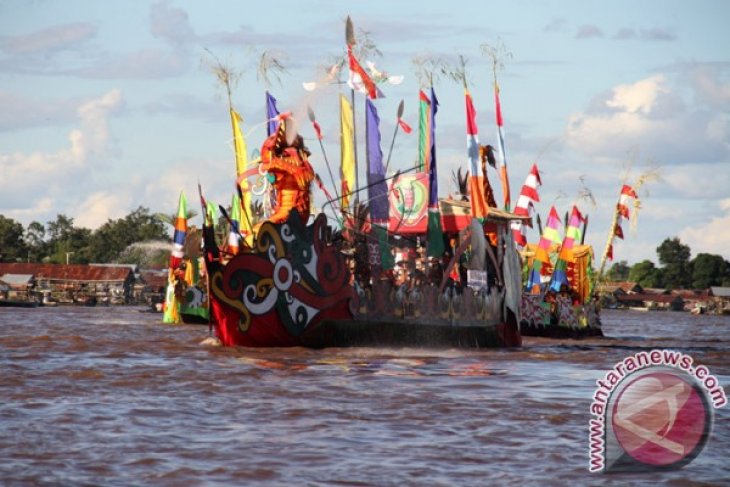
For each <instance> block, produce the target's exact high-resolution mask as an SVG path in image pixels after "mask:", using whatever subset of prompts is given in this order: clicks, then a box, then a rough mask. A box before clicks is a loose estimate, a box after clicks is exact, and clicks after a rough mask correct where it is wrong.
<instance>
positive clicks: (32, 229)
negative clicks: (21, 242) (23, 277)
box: [25, 221, 48, 262]
mask: <svg viewBox="0 0 730 487" xmlns="http://www.w3.org/2000/svg"><path fill="white" fill-rule="evenodd" d="M25 243H26V245H27V246H28V260H32V261H33V262H40V261H41V260H43V258H44V257H45V256H46V255H47V254H48V244H47V242H46V227H44V226H43V224H42V223H39V222H37V221H32V222H30V224H29V225H28V228H26V229H25Z"/></svg>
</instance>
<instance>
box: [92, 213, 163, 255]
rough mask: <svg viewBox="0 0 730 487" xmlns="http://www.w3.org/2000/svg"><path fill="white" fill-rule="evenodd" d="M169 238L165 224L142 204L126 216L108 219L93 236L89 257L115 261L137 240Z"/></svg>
mask: <svg viewBox="0 0 730 487" xmlns="http://www.w3.org/2000/svg"><path fill="white" fill-rule="evenodd" d="M149 240H169V235H168V232H167V231H166V229H165V225H164V224H163V223H162V222H161V221H160V220H159V219H158V218H156V216H155V215H152V214H151V213H150V211H149V210H148V209H147V208H145V207H143V206H140V207H138V208H137V209H136V210H134V211H133V212H131V213H130V214H128V215H127V216H125V217H124V218H120V219H118V220H107V222H106V223H104V224H103V225H102V226H100V227H99V228H98V229H97V230H96V231H95V232H94V233H93V234H92V236H91V239H90V241H89V248H88V258H89V260H90V261H93V262H114V261H116V260H117V259H118V258H119V255H120V254H121V253H122V252H123V251H124V250H125V249H126V248H127V247H129V246H130V245H131V244H133V243H135V242H145V241H149Z"/></svg>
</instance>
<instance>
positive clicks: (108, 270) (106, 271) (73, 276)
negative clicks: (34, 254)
mask: <svg viewBox="0 0 730 487" xmlns="http://www.w3.org/2000/svg"><path fill="white" fill-rule="evenodd" d="M0 274H30V275H33V276H35V278H36V279H51V280H61V281H91V282H93V281H125V280H127V279H128V278H129V277H130V276H133V274H132V271H131V269H129V268H128V267H102V266H88V265H85V264H69V265H65V264H36V263H22V262H17V263H15V262H13V263H2V264H0Z"/></svg>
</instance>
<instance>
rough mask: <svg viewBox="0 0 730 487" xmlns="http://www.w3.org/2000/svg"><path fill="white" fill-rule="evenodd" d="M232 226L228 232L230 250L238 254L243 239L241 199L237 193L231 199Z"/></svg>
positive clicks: (231, 252)
mask: <svg viewBox="0 0 730 487" xmlns="http://www.w3.org/2000/svg"><path fill="white" fill-rule="evenodd" d="M230 217H231V228H230V231H229V233H228V252H229V253H230V254H233V255H236V254H237V253H238V249H239V245H240V241H241V199H240V198H239V197H238V195H237V194H234V195H233V198H232V199H231V215H230Z"/></svg>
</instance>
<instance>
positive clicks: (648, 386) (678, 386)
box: [611, 371, 710, 467]
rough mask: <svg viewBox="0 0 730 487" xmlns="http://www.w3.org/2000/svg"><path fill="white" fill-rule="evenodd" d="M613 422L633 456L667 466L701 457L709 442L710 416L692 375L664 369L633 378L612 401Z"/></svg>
mask: <svg viewBox="0 0 730 487" xmlns="http://www.w3.org/2000/svg"><path fill="white" fill-rule="evenodd" d="M611 421H612V423H613V429H614V432H615V434H616V439H617V440H618V442H619V444H620V445H621V448H623V450H624V451H625V452H626V453H627V454H628V455H629V456H631V457H632V458H634V459H635V460H637V461H639V462H641V463H644V464H647V465H653V466H657V467H668V466H672V465H674V464H677V463H679V462H682V461H683V460H685V459H686V461H689V460H691V459H692V458H694V457H695V456H697V454H698V453H699V452H700V451H701V449H702V448H703V447H704V444H705V442H706V440H707V437H708V430H709V424H710V417H709V410H708V407H707V404H706V401H705V400H704V396H703V395H702V392H701V391H699V390H698V388H697V386H696V385H695V384H694V383H693V382H691V379H690V378H689V377H687V378H686V379H685V378H684V377H682V376H681V375H678V374H675V373H671V372H667V371H662V372H651V373H647V374H643V375H641V376H640V377H637V378H636V379H634V380H632V381H631V382H629V383H628V384H627V385H626V387H625V388H624V389H623V390H622V391H621V393H620V395H619V396H618V398H617V400H616V402H615V403H614V406H613V410H612V414H611Z"/></svg>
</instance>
